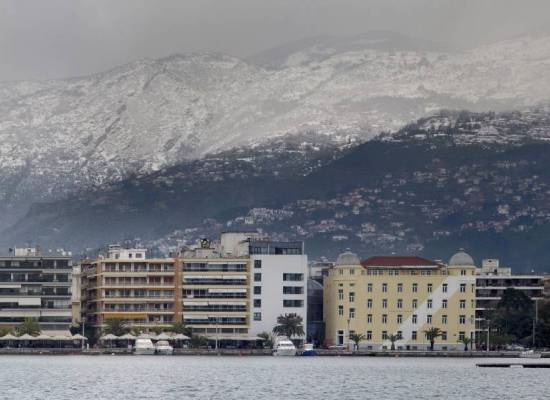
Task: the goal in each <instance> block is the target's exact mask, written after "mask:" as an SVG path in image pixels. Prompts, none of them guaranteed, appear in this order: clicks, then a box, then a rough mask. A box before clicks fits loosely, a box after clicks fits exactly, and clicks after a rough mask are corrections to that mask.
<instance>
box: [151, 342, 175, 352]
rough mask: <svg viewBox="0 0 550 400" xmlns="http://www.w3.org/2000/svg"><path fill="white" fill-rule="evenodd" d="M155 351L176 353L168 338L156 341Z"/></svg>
mask: <svg viewBox="0 0 550 400" xmlns="http://www.w3.org/2000/svg"><path fill="white" fill-rule="evenodd" d="M155 353H156V354H160V355H172V354H174V348H173V347H172V346H170V343H168V341H167V340H159V341H158V342H157V343H155Z"/></svg>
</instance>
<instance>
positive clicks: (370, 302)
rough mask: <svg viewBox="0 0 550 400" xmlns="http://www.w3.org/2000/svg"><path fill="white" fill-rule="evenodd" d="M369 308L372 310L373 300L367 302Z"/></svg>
mask: <svg viewBox="0 0 550 400" xmlns="http://www.w3.org/2000/svg"><path fill="white" fill-rule="evenodd" d="M367 308H372V299H368V300H367Z"/></svg>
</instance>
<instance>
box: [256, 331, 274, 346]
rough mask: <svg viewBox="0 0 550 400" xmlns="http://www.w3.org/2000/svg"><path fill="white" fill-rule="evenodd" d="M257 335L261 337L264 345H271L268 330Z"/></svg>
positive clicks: (271, 337) (270, 336)
mask: <svg viewBox="0 0 550 400" xmlns="http://www.w3.org/2000/svg"><path fill="white" fill-rule="evenodd" d="M257 336H258V337H260V338H262V339H263V342H264V347H269V348H271V347H273V336H272V335H271V333H269V332H262V333H258V335H257Z"/></svg>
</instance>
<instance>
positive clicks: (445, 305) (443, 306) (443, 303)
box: [441, 300, 447, 308]
mask: <svg viewBox="0 0 550 400" xmlns="http://www.w3.org/2000/svg"><path fill="white" fill-rule="evenodd" d="M441 308H447V300H443V301H442V302H441Z"/></svg>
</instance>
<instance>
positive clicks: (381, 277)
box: [323, 252, 476, 350]
mask: <svg viewBox="0 0 550 400" xmlns="http://www.w3.org/2000/svg"><path fill="white" fill-rule="evenodd" d="M475 282H476V278H475V266H474V262H473V260H472V259H471V257H470V256H468V255H467V254H466V253H464V252H459V253H457V254H455V255H454V256H453V257H452V258H451V260H450V262H449V265H445V264H443V263H440V262H435V261H430V260H427V259H423V258H420V257H397V256H388V257H371V258H369V259H367V260H366V261H364V262H363V263H361V262H360V260H359V258H358V257H357V256H356V255H355V254H353V253H351V252H345V253H343V254H341V255H340V256H339V257H338V260H337V262H336V265H335V266H334V267H333V268H331V269H330V270H329V273H328V276H326V277H325V280H324V311H323V312H324V320H325V324H326V341H327V344H329V345H342V346H345V347H349V348H351V347H352V344H351V341H350V339H349V335H350V333H360V334H363V335H365V339H364V340H363V341H362V342H361V344H360V348H361V349H368V350H380V349H389V348H391V341H390V340H389V339H388V338H389V337H390V335H396V336H398V337H400V339H399V340H397V341H396V342H395V348H396V349H410V350H416V349H418V350H421V349H422V350H423V349H427V348H428V347H429V342H428V340H427V339H426V336H425V333H424V332H425V331H426V330H427V329H429V328H431V327H437V328H439V329H440V330H441V333H442V335H441V337H438V338H437V339H436V341H435V349H441V350H445V349H448V350H451V349H463V348H464V345H463V344H461V343H459V340H460V339H461V338H462V337H469V338H473V335H474V332H475Z"/></svg>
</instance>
